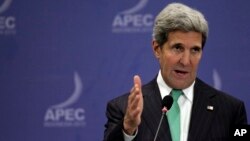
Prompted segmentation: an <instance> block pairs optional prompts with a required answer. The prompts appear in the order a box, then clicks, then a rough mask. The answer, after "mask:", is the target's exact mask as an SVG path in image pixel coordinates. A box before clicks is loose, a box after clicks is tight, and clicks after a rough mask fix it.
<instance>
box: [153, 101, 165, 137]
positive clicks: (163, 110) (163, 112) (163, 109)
mask: <svg viewBox="0 0 250 141" xmlns="http://www.w3.org/2000/svg"><path fill="white" fill-rule="evenodd" d="M167 111H168V109H167V108H166V107H165V106H164V107H163V108H162V115H161V120H160V123H159V125H158V128H157V131H156V134H155V138H154V141H156V138H157V136H158V133H159V130H160V127H161V123H162V119H163V117H164V115H165V114H166V112H167Z"/></svg>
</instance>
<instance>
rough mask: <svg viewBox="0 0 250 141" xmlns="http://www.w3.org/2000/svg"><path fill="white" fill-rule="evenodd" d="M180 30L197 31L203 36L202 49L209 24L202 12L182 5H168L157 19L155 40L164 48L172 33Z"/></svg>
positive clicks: (154, 31)
mask: <svg viewBox="0 0 250 141" xmlns="http://www.w3.org/2000/svg"><path fill="white" fill-rule="evenodd" d="M176 30H180V31H184V32H188V31H195V32H199V33H201V34H202V47H204V45H205V42H206V39H207V36H208V23H207V21H206V19H205V18H204V16H203V15H202V13H201V12H199V11H197V10H195V9H192V8H190V7H188V6H186V5H184V4H181V3H172V4H169V5H167V6H166V7H165V8H164V9H163V10H162V11H161V12H160V13H159V14H158V15H157V17H156V19H155V23H154V28H153V39H154V40H155V41H156V42H157V43H158V44H159V45H160V46H162V45H163V44H164V43H165V42H167V40H168V35H169V33H170V32H173V31H176Z"/></svg>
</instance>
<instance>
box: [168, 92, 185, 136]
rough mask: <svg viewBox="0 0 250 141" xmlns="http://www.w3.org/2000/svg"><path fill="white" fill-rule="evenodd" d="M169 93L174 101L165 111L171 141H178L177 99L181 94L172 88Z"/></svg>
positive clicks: (178, 110)
mask: <svg viewBox="0 0 250 141" xmlns="http://www.w3.org/2000/svg"><path fill="white" fill-rule="evenodd" d="M171 93H172V97H173V99H174V102H173V105H172V107H171V108H170V110H169V111H168V112H167V117H168V123H169V127H170V132H171V136H172V141H180V108H179V105H178V102H177V101H178V98H179V97H180V95H181V94H182V91H181V90H177V89H173V90H172V92H171Z"/></svg>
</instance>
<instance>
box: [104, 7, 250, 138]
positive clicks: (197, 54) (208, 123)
mask: <svg viewBox="0 0 250 141" xmlns="http://www.w3.org/2000/svg"><path fill="white" fill-rule="evenodd" d="M207 35H208V24H207V21H206V20H205V18H204V16H203V15H202V14H201V13H200V12H199V11H197V10H194V9H192V8H190V7H188V6H186V5H183V4H180V3H172V4H169V5H168V6H167V7H166V8H164V9H163V10H162V11H161V12H160V13H159V15H158V16H157V17H156V20H155V24H154V30H153V41H152V48H153V52H154V55H155V57H156V58H157V60H158V61H159V65H160V71H159V73H158V75H157V77H156V78H155V79H153V80H152V81H151V82H149V83H148V84H146V85H144V86H142V84H141V78H140V77H139V76H138V75H136V76H134V86H133V88H132V89H131V91H130V93H128V94H125V95H123V96H120V97H118V98H115V99H113V100H111V101H110V102H109V103H108V106H107V112H106V115H107V118H108V121H107V123H106V124H105V127H106V129H105V133H104V140H105V141H123V140H126V141H131V140H135V141H153V140H154V138H155V134H156V131H157V127H158V124H159V121H160V119H161V114H162V112H161V101H162V99H163V97H165V96H166V95H172V96H173V97H175V96H176V94H175V92H176V91H178V93H180V94H179V95H180V96H179V98H177V99H174V104H173V106H174V105H177V110H176V111H177V112H176V113H177V114H176V115H174V118H171V116H172V113H173V112H171V111H174V110H172V108H173V107H172V108H170V110H169V111H168V112H167V115H166V116H165V117H164V120H163V121H162V125H161V127H160V130H159V134H158V136H157V137H156V140H158V141H163V140H164V141H217V140H219V141H222V140H223V141H224V140H225V141H227V140H229V137H230V128H232V127H233V126H235V125H238V124H246V123H247V117H246V111H245V107H244V103H243V102H242V101H240V100H238V99H236V98H234V97H232V96H230V95H227V94H225V93H223V92H221V91H218V90H216V89H214V88H212V87H211V86H209V85H207V84H206V83H204V82H203V81H201V80H200V79H199V78H197V76H196V75H197V69H198V65H199V62H200V59H201V57H202V53H203V48H204V45H205V42H206V39H207ZM175 100H176V101H175ZM176 103H177V104H176ZM176 119H179V121H178V122H177V120H176ZM175 123H177V124H175ZM172 124H175V125H172Z"/></svg>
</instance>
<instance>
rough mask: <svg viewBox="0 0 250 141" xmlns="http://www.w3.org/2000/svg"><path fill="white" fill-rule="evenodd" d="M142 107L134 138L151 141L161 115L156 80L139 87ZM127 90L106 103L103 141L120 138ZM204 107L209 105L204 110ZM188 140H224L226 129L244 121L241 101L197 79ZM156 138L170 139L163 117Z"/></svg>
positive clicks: (160, 140) (244, 111) (227, 137)
mask: <svg viewBox="0 0 250 141" xmlns="http://www.w3.org/2000/svg"><path fill="white" fill-rule="evenodd" d="M142 92H143V98H144V103H143V104H144V107H143V112H142V120H141V124H140V126H139V127H138V134H137V136H136V138H135V139H134V140H135V141H153V139H154V135H155V133H156V130H157V126H158V124H159V121H160V118H161V115H162V113H161V101H162V100H161V96H160V91H159V88H158V85H157V82H156V79H154V80H152V81H151V82H149V83H148V84H146V85H144V86H143V87H142ZM128 95H129V94H128V93H127V94H125V95H122V96H120V97H118V98H115V99H113V100H111V101H110V102H109V103H108V105H107V111H106V116H107V118H108V121H107V123H106V124H105V127H106V129H105V132H104V140H105V141H123V133H122V129H123V117H124V114H125V111H126V107H127V99H128ZM207 106H213V107H214V108H213V110H208V109H207ZM190 120H191V121H190V126H189V134H188V141H228V140H229V137H230V128H232V127H233V126H234V125H238V124H247V116H246V110H245V106H244V103H243V102H242V101H240V100H238V99H236V98H234V97H232V96H230V95H227V94H225V93H223V92H221V91H218V90H216V89H214V88H212V87H210V86H208V85H207V84H205V83H204V82H202V81H201V80H200V79H198V78H197V79H196V82H195V85H194V99H193V106H192V113H191V119H190ZM157 141H171V134H170V131H169V125H168V122H167V119H166V120H163V122H162V125H161V128H160V131H159V134H158V138H157Z"/></svg>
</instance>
